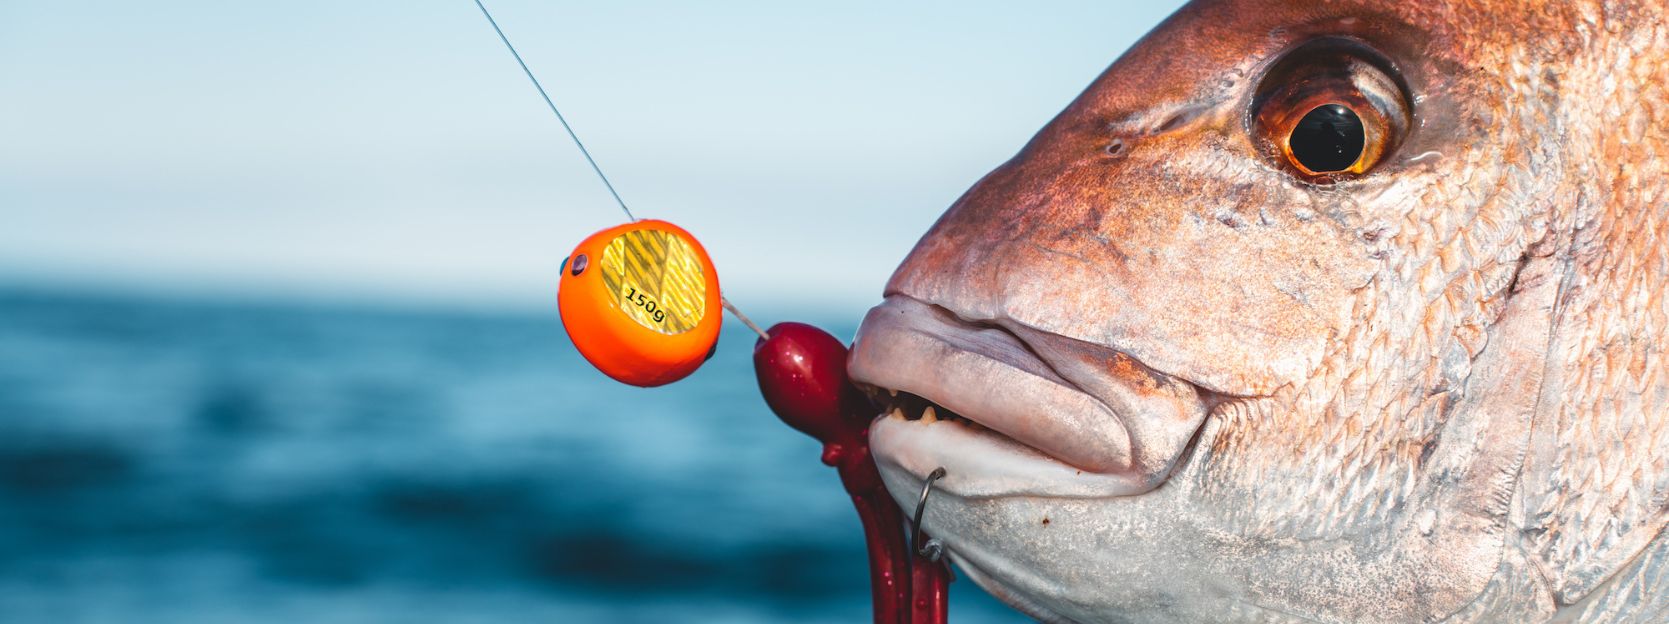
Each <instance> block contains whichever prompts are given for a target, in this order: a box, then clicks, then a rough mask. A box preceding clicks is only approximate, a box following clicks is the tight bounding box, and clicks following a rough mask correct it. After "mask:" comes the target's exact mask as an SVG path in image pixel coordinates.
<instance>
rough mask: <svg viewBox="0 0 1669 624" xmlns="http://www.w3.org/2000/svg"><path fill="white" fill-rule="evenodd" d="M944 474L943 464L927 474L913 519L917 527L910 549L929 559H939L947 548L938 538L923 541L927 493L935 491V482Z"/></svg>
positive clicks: (912, 535) (913, 532)
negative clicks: (922, 519) (922, 521)
mask: <svg viewBox="0 0 1669 624" xmlns="http://www.w3.org/2000/svg"><path fill="white" fill-rule="evenodd" d="M944 476H945V469H944V467H943V466H940V467H938V468H934V469H933V472H930V473H928V474H927V481H926V482H925V483H922V484H921V499H920V500H917V501H916V515H915V517H914V518H913V519H912V520H911V524H913V525H914V526H915V528H914V530H913V531H911V533H910V549H911V550H913V551H915V553H916V554H918V555H921V556H923V557H927V560H928V561H938V560H939V557H941V556H943V555H944V550H945V549H944V545H943V544H941V543H940V542H939V540H938V539H937V538H935V539H929V540H927V543H925V544H923V543H922V541H921V538H922V531H921V516H922V513H923V512H925V511H927V495H928V494H932V493H933V482H934V481H938V480H939V479H942V478H944Z"/></svg>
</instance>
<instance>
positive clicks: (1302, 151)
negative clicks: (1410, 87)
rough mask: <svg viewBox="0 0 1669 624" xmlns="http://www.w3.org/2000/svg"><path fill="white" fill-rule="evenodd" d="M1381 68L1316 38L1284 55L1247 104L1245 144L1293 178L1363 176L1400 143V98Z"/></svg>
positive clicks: (1366, 56)
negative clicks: (1249, 125)
mask: <svg viewBox="0 0 1669 624" xmlns="http://www.w3.org/2000/svg"><path fill="white" fill-rule="evenodd" d="M1392 76H1393V74H1392V73H1391V71H1390V70H1389V64H1388V63H1387V62H1385V61H1384V60H1383V59H1382V58H1381V57H1380V56H1378V55H1377V54H1375V53H1373V51H1372V50H1369V49H1367V48H1365V47H1364V46H1362V45H1361V44H1359V43H1356V42H1354V41H1351V40H1340V39H1324V40H1320V41H1315V42H1311V43H1309V44H1306V45H1304V46H1301V47H1299V48H1298V49H1296V50H1293V51H1292V52H1290V53H1288V54H1287V55H1286V56H1285V57H1283V58H1282V59H1281V60H1280V61H1278V62H1277V63H1276V64H1275V65H1274V66H1273V67H1272V68H1271V69H1270V70H1269V72H1268V73H1267V74H1266V75H1265V76H1264V78H1263V81H1262V82H1261V83H1260V84H1259V86H1258V93H1257V96H1256V97H1255V98H1254V99H1253V104H1252V107H1253V110H1252V126H1253V131H1252V134H1253V137H1254V139H1255V142H1256V143H1257V144H1258V146H1259V147H1260V149H1262V150H1263V151H1264V152H1266V153H1267V154H1268V155H1269V157H1270V158H1271V159H1272V160H1274V161H1276V162H1277V163H1278V164H1280V165H1281V166H1282V167H1283V168H1285V169H1287V170H1288V171H1290V172H1292V173H1294V174H1295V175H1297V176H1298V177H1299V178H1302V179H1304V180H1306V181H1309V182H1315V183H1323V184H1325V183H1331V182H1335V181H1338V180H1342V179H1348V178H1352V177H1356V176H1360V175H1363V174H1366V173H1367V172H1369V171H1371V170H1372V169H1373V168H1374V166H1375V165H1377V164H1379V163H1380V162H1381V161H1382V160H1384V158H1385V156H1386V155H1388V154H1390V153H1391V152H1392V150H1393V149H1394V148H1395V147H1396V146H1397V145H1398V144H1399V143H1401V142H1402V139H1403V135H1404V134H1405V133H1406V132H1407V130H1408V127H1409V125H1410V119H1411V117H1412V115H1411V114H1410V107H1409V105H1408V101H1409V99H1408V95H1407V92H1406V90H1404V89H1403V87H1402V84H1401V83H1400V82H1399V81H1397V80H1396V79H1394V78H1393V77H1392Z"/></svg>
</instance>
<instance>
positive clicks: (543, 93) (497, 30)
mask: <svg viewBox="0 0 1669 624" xmlns="http://www.w3.org/2000/svg"><path fill="white" fill-rule="evenodd" d="M475 6H476V7H477V8H479V9H481V15H482V16H485V17H486V18H487V23H488V24H491V25H492V27H493V32H495V33H498V39H499V41H503V42H504V47H505V49H508V50H510V56H512V57H515V59H516V64H517V65H520V66H521V68H522V73H524V74H527V79H528V81H530V82H532V83H533V88H534V89H538V90H539V97H541V98H544V100H545V106H548V107H550V109H551V113H552V114H554V115H556V120H557V121H558V122H561V124H562V129H563V130H566V131H567V132H568V138H570V139H573V140H574V146H575V147H578V148H579V149H580V155H582V156H585V162H587V163H589V164H590V165H591V170H592V171H595V172H597V179H599V180H602V181H603V186H604V187H606V188H608V192H609V195H611V196H613V197H614V201H615V203H617V204H619V205H620V211H621V212H623V213H626V220H628V221H633V222H635V221H637V220H638V218H637V216H635V215H633V214H632V209H631V208H628V207H626V200H624V199H621V198H620V192H619V191H616V190H615V189H614V183H612V182H609V179H608V176H607V175H605V174H604V173H603V168H602V167H600V166H598V165H597V159H596V158H592V157H591V150H588V149H586V148H585V143H584V142H583V141H580V137H579V134H578V133H576V132H574V127H573V126H572V125H569V124H568V118H567V117H564V116H563V115H562V111H561V110H559V109H558V108H557V107H556V102H555V101H553V100H551V96H550V93H548V92H546V91H545V86H544V85H542V84H539V78H538V77H536V76H534V75H533V70H532V69H529V68H528V66H527V61H524V60H522V55H521V53H520V52H517V51H516V46H515V44H512V43H510V37H508V36H506V35H505V34H504V29H503V28H499V26H498V20H496V19H493V14H492V12H491V11H488V10H487V5H485V4H482V3H481V0H475ZM719 305H721V306H723V307H724V309H725V310H727V311H729V312H730V313H731V314H732V315H734V316H735V317H736V320H738V321H741V322H742V324H743V325H746V326H747V327H748V329H751V330H753V333H756V334H759V337H760V338H761V339H768V338H770V336H769V335H767V334H766V333H765V330H763V329H760V328H759V326H758V325H755V324H754V322H753V320H752V319H749V318H748V316H747V315H746V314H742V311H741V310H739V309H737V308H736V306H735V304H732V303H730V300H729V299H726V298H725V297H724V295H723V294H720V295H719Z"/></svg>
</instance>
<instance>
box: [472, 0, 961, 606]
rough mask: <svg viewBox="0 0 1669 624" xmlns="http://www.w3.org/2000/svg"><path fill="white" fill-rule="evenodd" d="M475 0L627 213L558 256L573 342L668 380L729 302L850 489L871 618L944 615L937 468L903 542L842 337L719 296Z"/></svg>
mask: <svg viewBox="0 0 1669 624" xmlns="http://www.w3.org/2000/svg"><path fill="white" fill-rule="evenodd" d="M475 5H476V6H477V7H479V8H480V9H481V14H482V15H484V16H486V18H487V21H488V22H489V23H491V24H492V26H493V30H494V31H495V32H497V33H498V37H499V39H500V40H501V41H503V42H504V46H505V47H506V48H508V49H509V50H510V54H511V55H512V56H515V58H516V63H517V64H519V65H521V68H522V72H523V73H525V74H527V78H528V80H530V81H532V82H533V86H534V87H535V88H537V89H538V90H539V95H540V96H541V97H543V98H544V99H545V105H546V106H549V107H550V109H551V112H552V113H554V114H555V115H556V118H557V120H558V121H560V122H562V128H563V129H564V130H566V131H567V132H568V137H569V138H571V139H573V141H574V145H575V146H577V147H579V150H580V153H581V154H583V155H584V156H585V160H586V162H588V163H590V164H591V169H592V170H593V171H595V172H596V173H597V177H598V178H599V179H601V180H602V182H603V185H604V186H606V187H608V191H609V194H611V195H613V196H614V200H615V202H616V203H618V204H620V210H621V211H622V212H624V213H625V214H626V218H627V219H628V220H629V222H628V223H625V224H622V225H619V226H615V227H612V228H608V229H605V230H603V231H601V232H597V233H596V234H592V235H591V236H589V237H587V238H586V239H585V240H584V241H581V242H580V244H579V246H578V247H576V248H575V249H574V252H573V253H572V254H569V256H568V258H567V259H565V260H563V262H562V273H561V277H560V278H559V282H558V286H557V307H558V308H559V310H560V313H561V315H562V324H563V327H564V329H566V330H567V333H568V337H569V339H570V340H572V341H573V342H574V347H575V348H577V349H578V350H579V352H580V354H581V355H583V356H585V359H586V361H588V362H590V363H591V364H592V365H593V366H595V367H597V369H598V370H600V371H602V372H603V373H604V374H606V375H608V376H609V377H612V378H614V379H615V380H618V381H621V382H623V383H627V384H631V385H635V386H659V385H663V384H668V383H672V382H674V381H677V380H679V379H683V378H684V377H687V376H689V374H690V373H692V372H695V370H696V369H697V368H699V367H700V366H701V364H702V363H703V362H706V361H707V359H708V358H711V357H712V356H713V353H714V347H715V346H716V345H717V344H718V338H719V326H720V325H721V324H722V323H721V322H722V318H721V317H722V315H721V313H720V312H719V309H720V308H722V309H724V310H726V311H729V312H730V313H731V314H732V315H734V316H735V317H736V319H737V320H739V321H741V322H742V323H743V324H744V325H747V326H748V328H749V329H752V330H753V331H754V333H757V334H759V341H758V342H757V343H755V344H754V352H753V363H754V372H755V374H756V375H757V376H758V380H759V391H760V394H762V395H764V397H765V403H766V405H768V406H770V408H771V411H772V412H774V413H776V415H777V417H778V418H781V419H782V421H783V422H785V423H787V424H788V425H789V426H791V427H794V428H795V429H798V430H800V431H802V432H805V433H806V434H808V435H810V436H812V437H813V438H816V439H817V440H818V441H820V442H822V443H823V457H822V459H823V463H825V464H828V465H830V466H833V467H835V469H836V471H837V472H838V473H839V475H840V480H841V483H842V485H844V486H845V487H846V491H847V493H848V494H850V495H851V496H852V505H853V506H854V507H855V508H857V511H858V517H859V519H860V520H861V521H862V522H863V528H864V538H865V540H866V541H867V543H868V546H869V561H870V586H871V599H872V607H873V611H874V620H875V623H876V624H905V623H909V624H943V623H944V621H945V618H946V615H947V613H946V606H947V597H948V594H947V589H948V584H949V583H950V580H951V573H950V568H949V567H948V566H947V565H946V563H945V562H944V561H942V560H941V559H940V556H941V553H942V547H941V546H940V545H939V543H938V542H937V541H936V540H931V539H928V538H926V536H925V535H924V534H923V532H922V526H921V518H922V512H923V510H924V509H925V508H926V505H927V501H928V495H929V494H930V493H931V492H932V488H933V484H934V482H935V481H936V480H938V479H939V478H940V477H943V476H944V469H943V468H940V469H939V470H937V471H935V472H934V473H933V474H932V475H931V476H929V478H928V479H927V482H926V483H925V484H923V486H922V491H921V496H920V499H919V500H918V502H917V504H916V509H915V514H914V516H913V517H912V518H911V519H910V526H911V527H913V528H912V530H911V533H910V537H909V539H908V541H906V538H905V535H904V530H905V520H904V517H903V511H902V510H901V509H899V507H898V503H896V502H895V501H893V499H892V497H891V496H890V495H889V494H888V493H887V489H886V485H885V484H883V483H882V482H881V475H880V472H879V470H878V469H877V468H876V466H875V461H874V459H873V458H872V457H871V456H870V453H869V422H870V419H871V418H872V417H873V416H874V414H875V408H874V406H873V405H871V404H870V403H869V401H868V400H867V399H865V398H864V396H863V394H862V393H861V392H859V391H858V389H857V387H856V386H854V385H852V382H851V380H850V379H848V378H847V376H846V355H847V350H846V345H845V343H843V342H841V341H840V339H838V338H835V337H834V336H831V335H829V333H828V332H825V331H823V330H821V329H818V328H816V327H813V326H811V325H806V324H803V323H779V324H777V325H775V326H773V327H772V328H771V331H769V332H766V331H764V330H762V329H760V328H759V326H758V325H755V324H754V323H753V321H751V320H749V319H748V317H747V316H746V315H744V314H742V312H741V310H738V309H736V307H735V306H734V305H731V304H730V302H728V301H726V300H725V299H724V297H723V295H722V294H721V293H720V292H719V278H718V272H717V270H715V269H714V268H713V261H712V259H711V258H709V257H708V256H707V251H706V250H705V249H704V248H702V246H701V243H700V242H698V241H697V240H696V239H695V237H694V236H692V235H690V233H689V232H687V231H685V230H684V229H683V228H681V227H678V226H676V225H673V224H671V223H668V222H666V221H659V220H654V219H646V220H639V219H637V218H636V217H635V216H633V215H632V211H631V209H630V208H627V207H626V202H625V200H622V199H621V198H620V194H619V193H618V192H616V191H615V189H614V185H613V184H611V183H610V182H609V180H608V176H606V175H603V170H602V168H601V167H599V166H597V161H596V159H593V158H592V157H591V152H590V151H589V150H587V149H585V144H584V143H582V142H580V139H579V135H577V134H575V133H574V129H573V127H572V126H569V125H568V120H567V119H566V118H564V117H563V116H562V112H561V111H560V110H557V108H556V104H555V103H554V102H552V101H551V97H550V95H549V94H548V93H546V92H545V87H544V86H542V85H540V84H539V79H538V78H535V77H534V76H533V71H532V70H530V69H528V67H527V63H526V62H524V61H523V60H522V57H521V54H519V53H517V52H516V47H515V46H514V45H511V43H510V39H509V37H506V36H505V35H504V30H503V29H501V28H499V26H498V21H497V20H494V19H493V16H492V13H490V12H488V11H487V7H486V5H484V4H482V3H481V0H475Z"/></svg>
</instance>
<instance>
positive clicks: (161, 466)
mask: <svg viewBox="0 0 1669 624" xmlns="http://www.w3.org/2000/svg"><path fill="white" fill-rule="evenodd" d="M767 318H769V317H768V315H767ZM794 320H805V321H809V322H814V323H817V324H819V325H820V326H822V327H825V328H827V329H830V330H831V331H833V332H834V333H835V334H836V335H840V336H850V335H851V333H852V331H853V329H854V327H853V323H854V322H855V321H856V320H857V319H856V318H852V319H815V318H813V319H794ZM751 347H752V338H751V335H749V334H748V333H747V332H746V330H745V329H743V328H741V327H740V326H735V325H731V326H727V327H726V328H725V333H724V337H723V339H722V341H721V343H720V347H719V351H718V354H717V356H716V357H714V359H713V360H712V361H711V362H709V363H708V364H707V365H706V366H705V367H704V368H703V369H702V370H700V371H698V372H697V373H696V374H695V375H694V376H692V377H690V378H689V379H686V380H684V381H682V382H679V383H677V384H673V385H671V386H668V387H664V388H660V389H652V390H644V389H635V388H629V387H625V386H621V385H618V384H614V383H612V382H610V381H608V380H607V379H606V378H604V377H603V376H602V375H600V374H599V373H597V372H595V371H594V370H592V369H591V368H590V367H589V365H587V364H586V363H585V362H584V361H583V360H581V359H580V358H579V356H578V354H577V353H576V352H575V351H574V349H573V347H572V346H571V345H570V344H569V343H568V341H567V339H566V338H565V337H564V336H563V335H562V329H561V326H560V323H559V322H558V321H557V319H556V318H555V316H554V310H553V311H552V312H551V313H550V314H545V315H516V314H508V313H506V314H486V313H464V312H446V311H423V310H416V309H410V308H405V309H395V308H381V309H377V308H362V307H361V308H355V307H345V306H344V307H332V306H327V305H319V304H273V303H261V304H255V303H226V302H221V303H215V302H204V301H188V300H170V299H163V298H156V297H145V296H134V295H115V294H103V295H100V294H71V293H64V292H51V291H43V290H24V289H18V288H12V289H0V622H5V623H15V622H43V623H44V622H50V623H80V622H89V623H91V622H113V623H114V622H121V623H141V624H143V623H152V622H155V623H164V622H166V623H169V624H190V623H197V622H308V623H314V624H328V623H337V622H343V623H346V622H628V623H629V622H861V621H867V618H868V617H869V604H868V602H869V596H868V591H869V589H868V579H867V572H866V566H865V554H864V549H863V541H862V536H861V532H860V530H859V528H858V523H857V519H856V516H855V515H854V513H853V511H852V509H851V507H850V505H849V504H848V502H847V500H846V498H845V496H844V494H843V493H842V491H841V489H840V485H839V482H838V479H837V477H836V476H835V473H834V472H833V471H832V470H830V469H828V468H826V467H824V466H822V465H821V464H819V463H818V462H817V453H818V447H817V445H816V443H814V442H813V441H811V440H810V439H809V438H806V437H805V436H803V435H801V434H800V433H798V432H795V431H793V430H791V429H789V428H788V427H786V426H784V425H782V424H781V423H780V422H778V421H777V420H776V419H775V417H774V416H772V415H771V414H770V412H769V411H768V410H767V409H766V408H765V406H764V403H763V401H762V400H761V399H760V398H759V395H758V390H757V387H756V386H755V384H754V381H753V373H752V368H751V367H752V364H751V360H750V358H749V354H750V353H751ZM951 596H952V605H951V619H952V621H953V622H1021V621H1026V620H1025V618H1023V617H1021V616H1019V615H1018V614H1016V613H1014V612H1012V611H1010V610H1008V609H1007V608H1006V607H1004V606H1002V605H1001V604H999V603H997V602H996V601H994V600H993V599H991V598H990V597H988V596H986V595H984V594H983V593H982V592H981V591H980V590H979V589H978V588H977V587H974V586H973V584H972V583H969V582H967V581H966V580H963V581H959V582H956V583H954V584H953V585H952V590H951Z"/></svg>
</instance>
